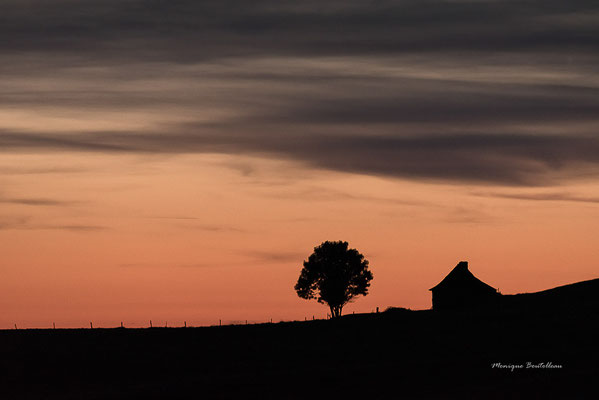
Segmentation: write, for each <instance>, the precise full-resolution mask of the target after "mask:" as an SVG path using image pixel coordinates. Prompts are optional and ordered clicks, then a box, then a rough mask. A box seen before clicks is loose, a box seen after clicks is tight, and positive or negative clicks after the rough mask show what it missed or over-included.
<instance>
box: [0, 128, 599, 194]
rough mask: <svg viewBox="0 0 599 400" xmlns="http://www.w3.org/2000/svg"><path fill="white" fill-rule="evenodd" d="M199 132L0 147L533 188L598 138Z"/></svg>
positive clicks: (13, 140)
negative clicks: (205, 156) (251, 162)
mask: <svg viewBox="0 0 599 400" xmlns="http://www.w3.org/2000/svg"><path fill="white" fill-rule="evenodd" d="M180 129H181V128H180ZM197 130H198V129H197V128H196V130H195V131H191V130H190V128H187V130H186V131H183V132H178V133H176V132H175V131H174V128H173V129H172V130H171V132H172V133H169V134H162V135H161V134H140V133H85V134H81V135H70V136H69V138H66V137H64V136H63V135H58V137H55V136H52V135H48V134H45V135H41V134H40V135H32V134H12V135H11V134H3V135H2V136H0V147H1V148H4V149H7V150H8V149H10V148H14V149H19V148H36V147H38V148H42V149H48V146H47V145H48V143H53V144H54V146H53V147H52V148H53V149H54V150H79V151H94V150H96V151H107V150H112V151H118V152H121V151H126V152H139V153H146V152H147V153H204V152H224V153H231V154H248V153H249V154H258V155H260V154H261V155H267V156H271V157H282V158H286V159H294V160H298V161H301V162H305V163H308V164H310V165H312V166H316V167H323V168H329V169H334V170H339V171H348V172H354V173H363V174H374V175H383V176H392V177H402V178H410V179H433V180H453V181H466V182H474V183H495V184H497V183H499V184H505V185H531V186H535V185H546V184H552V183H557V182H558V178H559V177H560V176H561V177H563V176H568V177H572V176H576V175H577V174H578V173H582V172H580V171H584V173H587V172H588V170H589V169H597V166H598V165H599V137H594V136H584V135H569V136H558V135H553V136H549V135H543V136H540V135H525V134H495V135H488V134H481V135H477V134H442V135H441V134H440V135H436V136H434V135H431V136H421V135H417V136H413V137H409V136H375V135H351V136H333V135H306V136H302V135H277V134H276V133H273V134H263V135H261V136H250V135H244V134H239V135H236V136H235V135H222V134H221V135H218V134H214V135H211V134H203V133H198V132H197ZM5 138H8V140H4V139H5Z"/></svg>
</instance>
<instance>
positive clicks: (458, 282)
mask: <svg viewBox="0 0 599 400" xmlns="http://www.w3.org/2000/svg"><path fill="white" fill-rule="evenodd" d="M447 286H451V287H456V288H463V287H464V286H468V287H472V286H478V287H480V288H484V289H488V290H492V291H494V292H496V291H497V289H495V288H494V287H492V286H490V285H487V284H486V283H484V282H483V281H481V280H480V279H478V278H477V277H476V276H474V275H472V272H470V271H469V270H468V261H460V262H459V263H458V265H456V266H455V268H454V269H452V270H451V272H450V273H449V274H447V276H446V277H445V278H444V279H443V280H442V281H441V282H439V284H438V285H437V286H435V287H433V288H430V289H429V290H435V289H440V288H443V287H447Z"/></svg>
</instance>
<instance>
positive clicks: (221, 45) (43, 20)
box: [0, 0, 599, 62]
mask: <svg viewBox="0 0 599 400" xmlns="http://www.w3.org/2000/svg"><path fill="white" fill-rule="evenodd" d="M597 8H598V6H597V3H596V2H595V1H591V0H577V1H568V2H563V1H558V0H549V1H540V0H535V1H523V2H512V1H476V0H472V1H441V0H431V1H426V0H425V1H423V0H409V1H406V0H404V1H377V2H370V1H369V2H363V1H346V0H343V1H341V0H336V1H324V2H323V1H306V2H302V3H301V5H298V4H297V2H295V1H280V0H258V1H252V2H247V1H244V0H232V1H194V0H174V1H168V2H166V1H160V0H128V1H121V0H90V1H85V2H79V1H72V0H63V1H60V0H58V1H52V2H48V1H43V0H37V1H35V0H34V1H27V2H22V1H17V0H13V1H5V2H3V10H2V11H3V12H2V15H1V16H0V27H1V28H0V35H1V37H3V40H2V42H1V43H2V44H1V45H0V50H1V51H2V52H22V51H40V52H61V53H67V54H77V55H78V56H80V55H81V54H87V55H91V54H94V55H95V57H97V58H98V59H105V60H116V59H121V60H122V59H140V58H143V59H148V60H162V61H163V60H165V59H167V60H175V61H182V62H190V61H197V60H206V59H211V58H215V57H224V56H248V55H265V54H266V55H290V54H294V55H302V56H310V55H322V54H327V55H331V54H335V55H346V54H350V55H353V54H381V53H383V54H389V53H398V52H406V51H409V52H413V51H431V50H439V49H445V50H447V49H451V50H459V51H465V50H476V51H478V50H486V49H489V48H493V49H495V50H505V49H509V50H527V49H531V48H534V49H538V48H542V47H552V46H555V45H556V44H557V45H559V46H562V47H563V48H570V49H571V48H581V47H582V48H596V46H597V42H596V37H597V34H598V32H599V26H598V25H597V24H593V20H592V19H591V20H589V19H588V18H587V19H581V18H577V17H579V16H581V15H582V16H585V15H586V16H588V15H591V16H592V15H594V14H596V13H597ZM595 21H596V20H595Z"/></svg>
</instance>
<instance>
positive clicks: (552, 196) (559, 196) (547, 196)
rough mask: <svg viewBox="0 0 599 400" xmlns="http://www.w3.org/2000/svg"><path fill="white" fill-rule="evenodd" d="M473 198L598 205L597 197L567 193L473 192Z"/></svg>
mask: <svg viewBox="0 0 599 400" xmlns="http://www.w3.org/2000/svg"><path fill="white" fill-rule="evenodd" d="M473 194H474V195H475V196H482V197H498V198H503V199H514V200H531V201H573V202H580V203H599V197H596V196H583V195H577V194H572V193H568V192H543V193H501V192H482V193H479V192H475V193H473Z"/></svg>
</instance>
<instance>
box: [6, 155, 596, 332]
mask: <svg viewBox="0 0 599 400" xmlns="http://www.w3.org/2000/svg"><path fill="white" fill-rule="evenodd" d="M8 166H12V167H22V168H28V169H29V170H30V172H29V173H23V171H21V172H13V173H5V174H4V175H3V176H2V183H3V186H2V187H3V188H6V187H8V188H10V189H11V191H13V192H14V193H18V196H13V195H12V194H11V191H8V190H6V191H5V190H3V193H2V195H3V198H4V199H5V200H4V202H3V203H2V224H3V229H1V230H0V254H2V280H1V282H0V285H1V286H0V304H1V305H2V309H3V312H2V314H1V315H0V326H1V327H2V328H10V327H12V326H13V324H15V323H16V324H18V326H21V327H47V326H51V325H52V322H56V324H57V326H60V327H78V326H86V325H87V324H88V321H94V323H95V325H96V326H115V325H118V324H119V323H120V321H123V322H124V323H125V325H127V326H145V325H147V324H148V321H149V320H150V319H151V320H153V322H154V324H156V325H162V324H164V323H166V321H168V323H169V324H171V325H177V324H179V325H180V324H183V321H187V322H188V324H190V325H191V324H195V325H206V324H215V323H218V320H219V319H222V320H223V321H224V322H233V321H243V322H245V320H246V319H247V320H249V321H256V322H259V321H267V320H269V319H270V318H273V319H274V320H276V321H278V320H293V319H304V317H306V316H310V317H311V316H312V315H315V316H317V317H323V316H325V315H326V312H327V309H326V308H325V307H323V306H321V305H319V304H317V303H316V302H314V301H311V302H309V301H305V300H302V299H300V298H298V297H297V296H296V294H295V292H294V290H293V285H294V284H295V281H296V280H297V277H298V275H299V271H300V269H301V264H302V261H303V260H304V259H306V258H307V257H308V255H309V254H310V253H311V251H312V248H313V247H314V246H316V245H318V244H319V243H320V242H322V241H324V240H338V239H342V240H347V241H349V242H350V245H351V246H353V247H355V248H357V249H358V250H360V251H361V252H363V253H364V254H365V256H366V257H367V259H368V260H369V261H370V263H371V269H372V271H373V273H374V280H373V283H372V287H371V289H370V294H369V295H368V296H367V297H365V298H359V299H358V300H357V301H356V302H355V303H353V304H350V305H348V306H347V307H346V308H345V310H344V311H345V312H346V313H348V312H353V311H355V312H368V311H371V310H373V309H375V308H376V307H380V309H381V310H382V309H384V308H386V307H388V306H402V307H409V308H414V309H423V308H429V307H430V305H431V297H430V292H428V289H429V288H430V287H432V286H434V285H435V284H436V283H438V282H439V281H440V280H441V279H442V278H443V277H444V276H445V275H446V274H447V273H448V272H449V271H450V270H451V268H452V267H453V266H454V265H455V264H456V263H457V262H458V261H460V260H468V261H469V262H470V268H471V270H472V271H473V273H474V274H475V275H476V276H478V277H479V278H481V279H482V280H484V281H485V282H487V283H489V284H491V285H492V286H494V287H498V288H499V289H500V290H501V291H502V292H503V293H517V292H524V291H535V290H542V289H546V288H550V287H553V286H556V285H560V284H566V283H571V282H574V281H580V280H585V279H591V278H595V277H596V271H597V264H596V261H595V260H597V259H599V257H598V256H599V254H598V252H599V250H598V249H597V246H596V243H595V239H594V238H595V237H597V235H598V234H599V227H598V225H597V224H596V223H594V221H596V218H597V217H598V216H599V207H598V206H597V205H595V204H587V203H580V202H574V201H531V200H522V199H511V198H501V197H497V194H498V193H499V192H501V193H502V194H509V193H510V190H511V189H509V188H496V187H494V188H492V189H491V188H482V189H481V188H480V187H477V186H475V187H469V186H462V185H447V184H438V183H437V184H435V183H414V182H410V181H405V180H398V179H389V178H380V177H375V176H366V175H355V174H346V173H337V172H330V171H324V170H318V169H313V168H308V167H305V166H302V165H300V164H297V163H291V162H283V161H274V160H267V159H260V158H250V157H234V158H233V157H231V156H224V155H217V154H204V155H187V156H185V155H178V156H167V157H139V156H136V157H133V156H127V155H113V156H105V155H101V156H99V155H89V154H84V155H81V154H75V155H64V154H60V155H35V154H34V155H27V154H18V155H14V156H8V155H4V156H3V157H2V165H0V168H6V167H8ZM38 166H39V167H42V166H45V167H46V168H48V167H53V168H55V170H56V171H57V172H45V173H35V172H34V170H35V168H36V167H38ZM67 166H71V167H75V168H76V170H75V171H74V172H68V171H67V170H66V167H67ZM593 189H594V188H593V186H592V185H589V184H586V185H584V184H580V185H578V186H577V187H574V188H568V190H570V191H572V190H576V192H577V193H586V194H588V195H597V193H596V191H595V192H593V191H592V190H593ZM512 191H513V190H512ZM521 192H522V190H519V191H518V193H521ZM539 192H541V193H545V192H547V190H546V189H543V190H536V191H535V190H528V193H539ZM17 197H18V199H17ZM7 199H12V200H7ZM26 199H30V200H31V199H38V201H37V203H36V202H35V201H30V202H29V203H28V202H27V201H25V200H26ZM44 199H46V200H47V201H46V203H44V201H43V200H44ZM49 199H53V200H52V201H50V200H49ZM19 200H21V201H19Z"/></svg>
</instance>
